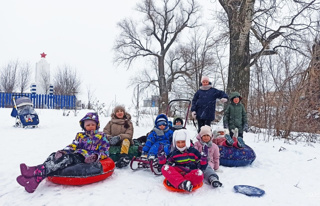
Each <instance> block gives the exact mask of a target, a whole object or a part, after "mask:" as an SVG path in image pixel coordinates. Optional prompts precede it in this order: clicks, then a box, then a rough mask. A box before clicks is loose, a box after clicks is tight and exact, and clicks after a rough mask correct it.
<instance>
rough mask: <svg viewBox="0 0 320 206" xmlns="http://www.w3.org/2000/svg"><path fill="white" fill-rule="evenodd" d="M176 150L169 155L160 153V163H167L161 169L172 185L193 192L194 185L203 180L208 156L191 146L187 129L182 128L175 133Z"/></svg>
mask: <svg viewBox="0 0 320 206" xmlns="http://www.w3.org/2000/svg"><path fill="white" fill-rule="evenodd" d="M172 143H173V147H174V150H173V151H172V152H171V153H170V154H169V155H168V157H167V159H166V157H165V153H164V152H162V154H159V155H158V160H159V164H165V165H164V166H163V167H162V169H161V171H162V174H163V176H165V177H166V179H167V183H168V184H169V185H170V186H173V187H175V188H179V189H182V190H185V191H188V192H191V191H192V189H193V187H194V186H197V185H200V184H201V182H202V181H203V171H204V170H205V169H206V167H207V165H208V163H207V157H203V156H201V154H200V152H199V151H198V150H197V149H195V148H194V147H192V146H190V138H189V136H188V133H187V130H185V129H180V130H176V131H175V132H174V133H173V140H172Z"/></svg>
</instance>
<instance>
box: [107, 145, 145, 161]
mask: <svg viewBox="0 0 320 206" xmlns="http://www.w3.org/2000/svg"><path fill="white" fill-rule="evenodd" d="M133 142H134V144H133V145H132V146H130V147H129V153H128V155H129V158H130V159H132V158H133V157H134V156H136V157H137V156H140V155H141V151H139V146H140V144H141V143H139V141H137V140H133ZM141 150H142V148H141ZM120 151H121V146H110V149H109V156H110V158H111V159H112V160H113V161H115V162H116V161H118V160H119V158H120Z"/></svg>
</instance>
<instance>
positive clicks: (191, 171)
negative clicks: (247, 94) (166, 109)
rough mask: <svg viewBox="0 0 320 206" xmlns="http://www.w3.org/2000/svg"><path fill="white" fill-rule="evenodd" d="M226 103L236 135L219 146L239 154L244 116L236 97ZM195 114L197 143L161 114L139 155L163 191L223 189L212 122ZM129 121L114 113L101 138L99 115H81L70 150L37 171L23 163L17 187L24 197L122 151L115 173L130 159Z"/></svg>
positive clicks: (227, 120)
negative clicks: (157, 169)
mask: <svg viewBox="0 0 320 206" xmlns="http://www.w3.org/2000/svg"><path fill="white" fill-rule="evenodd" d="M207 82H208V79H207V78H204V81H203V85H204V86H207ZM208 88H209V87H208ZM208 90H210V89H207V88H206V87H205V90H204V91H208ZM210 92H211V93H212V94H213V95H216V96H215V98H222V99H223V98H228V96H226V95H225V94H223V93H221V92H219V91H216V90H213V91H211V90H210ZM211 93H210V94H211ZM212 94H211V95H212ZM201 96H203V97H207V96H206V95H205V94H199V95H198V96H197V99H199V98H200V99H201ZM230 98H231V104H229V105H228V107H227V109H226V113H225V117H224V126H225V127H226V128H228V129H229V130H230V135H231V136H233V132H234V131H235V130H238V138H237V139H236V141H234V140H233V139H232V138H231V136H230V135H225V139H224V141H223V142H222V144H223V145H225V146H235V147H238V148H241V147H243V146H244V141H243V131H247V130H248V124H247V119H246V114H245V110H244V107H243V105H242V104H241V103H239V102H240V100H241V96H240V94H239V93H237V92H235V93H232V94H231V95H230ZM201 101H202V100H200V102H201ZM210 101H213V100H210ZM214 101H215V99H214ZM202 102H203V101H202ZM193 104H194V105H193V109H195V110H196V109H197V108H200V107H199V104H198V101H197V100H195V99H194V100H193ZM195 113H196V114H197V118H199V119H198V121H201V122H200V123H199V126H201V127H200V128H199V130H198V135H197V137H196V139H197V140H198V141H197V142H195V143H193V142H192V141H191V139H190V136H189V134H188V131H187V130H186V129H185V128H184V127H183V126H182V125H183V120H182V119H181V118H176V119H174V121H173V123H174V124H173V125H172V126H170V125H169V121H168V118H167V116H166V115H165V114H160V115H158V116H157V118H156V119H155V122H154V128H153V129H152V131H151V132H150V133H149V134H148V136H147V138H146V143H145V145H144V147H143V148H142V155H141V157H142V158H148V159H153V160H157V161H158V163H159V164H160V165H162V168H161V172H162V174H163V176H164V177H165V178H166V179H167V184H168V185H170V186H172V187H175V188H179V189H182V190H185V191H189V192H191V191H192V189H193V187H194V186H197V185H200V184H201V183H202V182H203V180H205V181H206V182H208V183H209V184H210V185H212V186H213V187H214V188H216V187H220V186H222V183H221V182H220V181H219V177H218V175H217V174H216V172H215V171H216V170H218V168H219V157H220V154H219V148H218V146H217V145H216V144H215V143H213V134H212V132H211V127H210V126H209V125H210V124H211V121H210V124H208V122H209V120H211V117H210V118H209V119H201V118H204V117H205V116H204V113H205V112H204V111H202V112H199V110H198V111H197V112H195V111H194V112H193V116H194V117H195ZM130 118H131V117H130V115H129V114H128V113H126V112H125V110H124V108H123V107H119V108H115V110H114V113H113V114H112V120H111V121H110V122H109V123H108V124H107V125H106V127H105V128H104V132H99V131H98V130H99V127H100V123H99V117H98V114H96V113H88V114H86V115H85V117H83V118H82V119H81V120H80V126H81V128H82V129H83V130H84V132H79V133H77V135H76V138H75V139H74V140H73V142H72V144H70V145H68V146H67V147H65V148H64V149H62V150H59V151H57V152H54V153H52V154H51V155H50V156H49V157H48V158H47V160H46V161H45V162H44V163H43V164H40V165H38V166H33V167H29V166H27V165H26V164H24V163H22V164H21V165H20V171H21V175H20V176H18V177H17V182H18V183H19V184H20V185H21V186H23V187H25V190H26V191H27V192H29V193H32V192H34V191H35V190H36V188H37V187H38V185H39V184H40V182H41V181H42V180H43V179H45V178H46V177H47V176H50V175H51V174H52V173H53V172H55V171H57V170H62V169H64V168H66V167H69V166H72V165H75V164H79V163H93V162H97V161H99V160H102V159H105V158H107V157H108V156H109V152H108V150H109V147H110V145H119V146H121V157H120V160H119V161H118V162H117V163H116V165H117V167H119V168H121V167H124V166H126V165H128V163H129V162H130V159H129V158H128V155H127V154H128V150H129V146H130V144H131V143H132V135H133V127H132V123H131V121H130ZM119 125H120V126H119ZM112 130H113V132H112ZM115 131H116V132H115ZM216 134H218V133H217V132H216ZM222 136H223V135H222ZM156 158H157V159H156Z"/></svg>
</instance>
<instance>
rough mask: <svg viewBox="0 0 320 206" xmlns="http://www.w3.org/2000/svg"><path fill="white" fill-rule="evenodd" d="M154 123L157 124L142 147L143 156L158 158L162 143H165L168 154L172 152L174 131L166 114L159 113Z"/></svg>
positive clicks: (164, 147) (165, 150)
mask: <svg viewBox="0 0 320 206" xmlns="http://www.w3.org/2000/svg"><path fill="white" fill-rule="evenodd" d="M154 124H155V126H154V128H153V129H152V131H151V133H150V134H149V135H148V137H147V141H146V144H145V145H144V147H143V148H142V154H141V157H142V158H149V159H154V158H156V157H157V154H158V149H159V146H160V144H162V145H163V149H164V152H165V153H166V154H169V153H170V145H171V141H172V134H173V131H172V130H171V129H170V128H169V124H168V117H167V116H166V115H165V114H159V115H158V116H157V118H156V120H155V122H154Z"/></svg>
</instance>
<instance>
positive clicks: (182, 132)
mask: <svg viewBox="0 0 320 206" xmlns="http://www.w3.org/2000/svg"><path fill="white" fill-rule="evenodd" d="M179 140H185V141H186V148H189V147H190V137H189V134H188V131H187V130H186V129H179V130H176V131H174V133H173V137H172V145H173V147H176V142H177V141H179Z"/></svg>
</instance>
